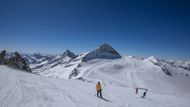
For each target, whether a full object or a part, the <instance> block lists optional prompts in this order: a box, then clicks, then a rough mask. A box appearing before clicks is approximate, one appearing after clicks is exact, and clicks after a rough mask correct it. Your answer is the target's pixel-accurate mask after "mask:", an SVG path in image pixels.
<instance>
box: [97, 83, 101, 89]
mask: <svg viewBox="0 0 190 107" xmlns="http://www.w3.org/2000/svg"><path fill="white" fill-rule="evenodd" d="M100 90H102V87H101V84H99V83H97V84H96V91H100Z"/></svg>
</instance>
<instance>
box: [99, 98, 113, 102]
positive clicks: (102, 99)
mask: <svg viewBox="0 0 190 107" xmlns="http://www.w3.org/2000/svg"><path fill="white" fill-rule="evenodd" d="M100 99H102V100H104V101H107V102H110V103H111V101H110V100H108V99H105V98H103V97H102V98H100Z"/></svg>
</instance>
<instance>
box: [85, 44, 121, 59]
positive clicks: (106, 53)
mask: <svg viewBox="0 0 190 107" xmlns="http://www.w3.org/2000/svg"><path fill="white" fill-rule="evenodd" d="M118 58H121V55H120V54H119V53H118V52H117V51H116V50H115V49H113V48H112V47H111V46H110V45H108V44H103V45H101V46H100V47H98V48H97V49H96V50H94V51H92V52H90V53H88V54H87V55H86V56H85V57H84V58H83V62H87V61H89V60H92V59H118Z"/></svg>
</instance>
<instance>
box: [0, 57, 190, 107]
mask: <svg viewBox="0 0 190 107" xmlns="http://www.w3.org/2000/svg"><path fill="white" fill-rule="evenodd" d="M168 69H171V70H170V71H171V74H172V76H169V75H166V74H165V73H164V72H163V71H162V69H161V68H160V67H159V66H156V65H154V64H153V63H151V61H150V60H148V59H143V60H142V59H138V58H134V57H124V58H121V59H114V60H111V59H107V60H104V59H101V60H98V59H95V60H92V61H89V62H87V63H84V64H83V65H82V67H80V68H79V69H78V70H79V71H80V74H79V75H78V76H76V77H74V78H72V79H64V78H54V77H47V76H43V75H38V74H32V73H27V72H24V71H20V70H17V69H13V68H9V67H7V66H4V65H0V107H190V77H184V76H182V75H180V73H181V72H183V73H187V74H189V71H186V70H182V69H181V68H178V69H174V68H172V67H171V68H168ZM65 72H66V71H65ZM59 73H60V72H59ZM77 78H82V79H77ZM98 81H100V82H101V84H102V88H103V90H102V94H103V98H105V99H106V100H108V101H105V100H102V99H99V98H97V97H96V90H95V86H96V83H97V82H98ZM135 88H145V89H148V92H147V96H146V97H145V98H141V96H142V95H143V92H144V90H139V93H138V94H136V93H135Z"/></svg>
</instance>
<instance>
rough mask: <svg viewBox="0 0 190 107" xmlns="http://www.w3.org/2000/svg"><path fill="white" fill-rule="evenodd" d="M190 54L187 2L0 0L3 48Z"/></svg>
mask: <svg viewBox="0 0 190 107" xmlns="http://www.w3.org/2000/svg"><path fill="white" fill-rule="evenodd" d="M102 43H108V44H111V45H112V46H113V47H114V48H115V49H116V50H118V52H119V53H121V54H122V55H136V56H141V57H143V56H144V57H147V56H151V55H154V56H157V57H163V58H189V57H190V1H189V0H1V1H0V50H3V49H6V50H8V51H19V52H25V53H34V52H41V53H52V54H55V53H56V54H57V53H62V52H64V51H65V50H66V49H70V50H71V51H74V52H76V53H81V52H86V51H91V50H93V49H95V48H96V47H97V46H98V45H100V44H102Z"/></svg>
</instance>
